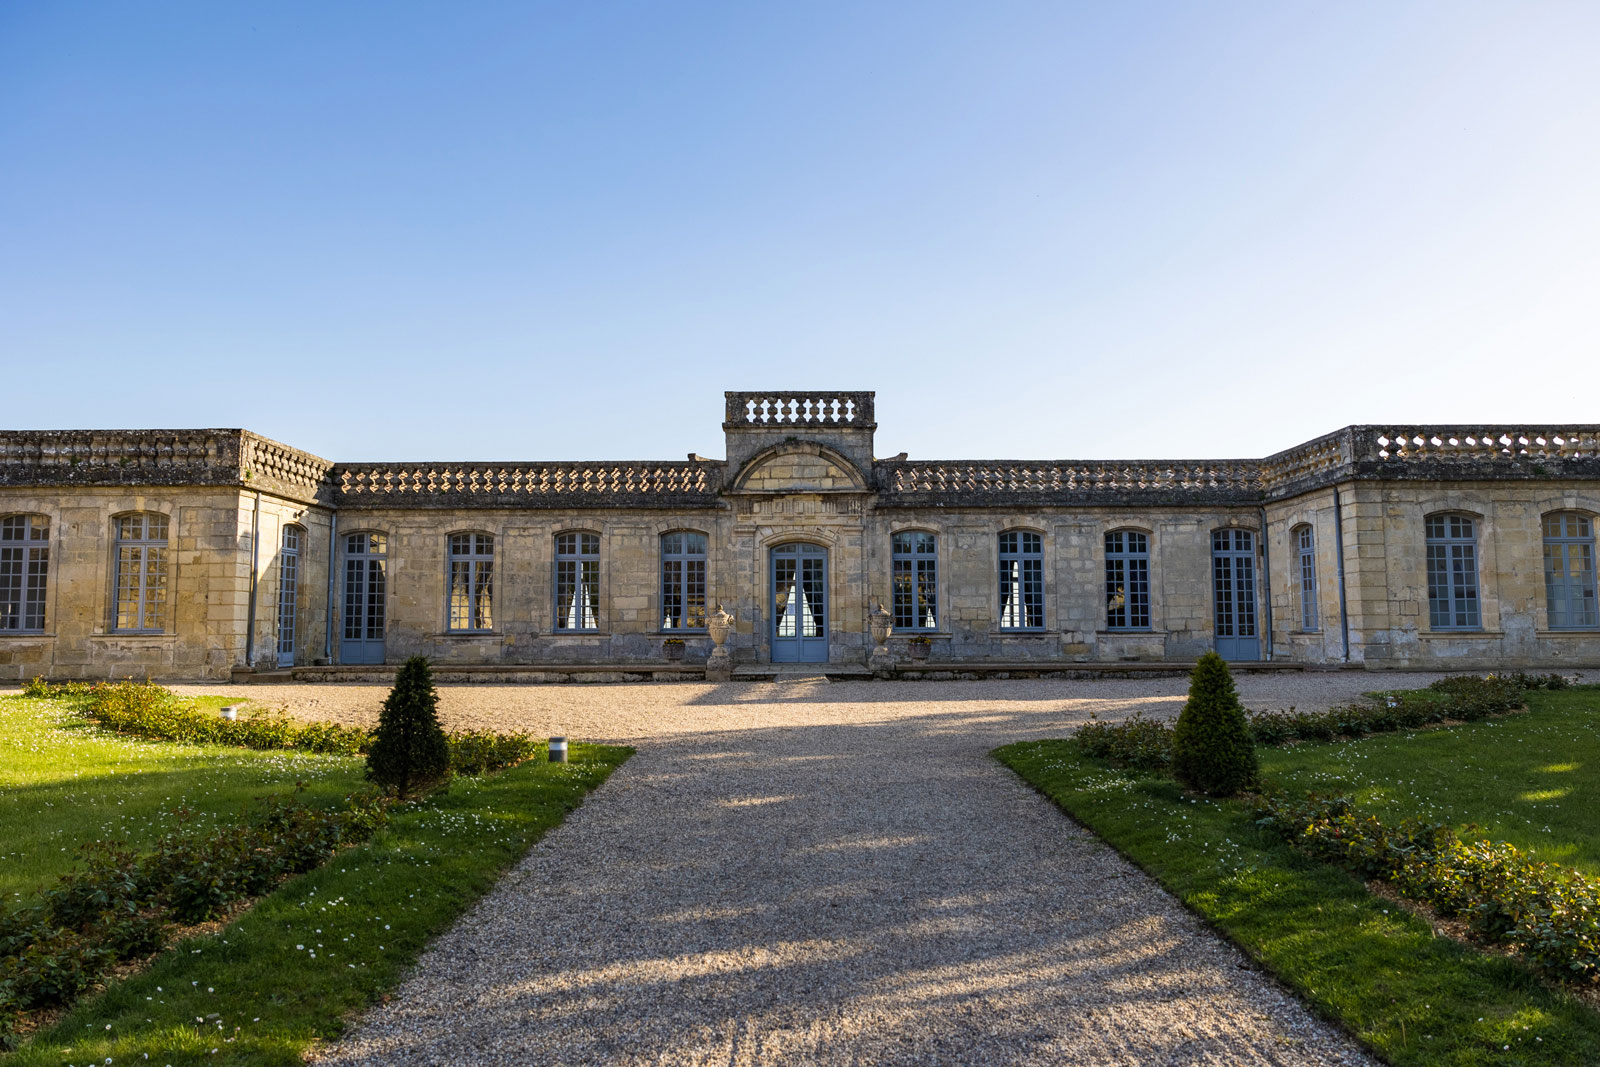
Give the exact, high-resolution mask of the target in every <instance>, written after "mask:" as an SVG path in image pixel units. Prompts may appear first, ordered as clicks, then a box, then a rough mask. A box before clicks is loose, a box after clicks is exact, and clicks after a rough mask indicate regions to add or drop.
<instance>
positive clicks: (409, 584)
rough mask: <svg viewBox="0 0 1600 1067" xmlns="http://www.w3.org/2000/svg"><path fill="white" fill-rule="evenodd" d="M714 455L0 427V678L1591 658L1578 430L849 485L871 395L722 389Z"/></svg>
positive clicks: (1460, 435)
mask: <svg viewBox="0 0 1600 1067" xmlns="http://www.w3.org/2000/svg"><path fill="white" fill-rule="evenodd" d="M723 429H724V431H725V433H726V458H725V459H720V460H718V459H707V458H705V457H702V456H697V455H691V456H689V458H687V459H685V460H678V461H653V460H652V461H638V462H632V461H629V462H621V461H618V462H592V463H526V462H507V463H455V462H450V463H333V462H329V461H328V460H324V459H319V458H318V457H316V456H313V455H310V454H308V453H305V452H300V451H297V450H295V449H293V448H289V447H287V446H285V445H281V444H278V443H277V442H274V441H270V440H267V439H265V438H262V437H259V436H257V435H255V434H252V433H249V432H247V431H244V430H82V431H78V430H71V431H37V432H34V431H7V432H3V433H0V679H9V680H13V681H15V680H19V679H25V678H29V677H32V676H35V675H44V676H47V677H52V678H105V677H122V676H128V675H132V676H146V675H148V676H151V677H156V678H226V677H228V676H229V675H230V674H232V673H238V672H241V671H255V672H268V671H282V670H292V671H294V672H295V674H296V676H302V675H304V676H317V675H318V674H323V675H332V676H336V677H340V676H342V677H350V676H353V671H352V668H353V667H356V666H359V665H377V664H393V663H396V662H399V661H400V660H402V659H404V658H405V657H407V656H410V655H413V654H417V653H422V654H425V655H427V656H430V657H432V659H433V660H434V661H435V663H437V664H440V665H443V666H444V667H445V668H446V669H447V670H450V669H452V668H457V669H458V673H459V674H461V675H462V676H469V677H470V676H472V675H474V674H479V675H493V676H495V677H552V678H558V677H585V676H587V677H601V678H605V677H635V676H655V675H667V676H683V675H685V674H687V675H688V676H691V677H693V676H695V675H696V674H697V673H699V672H703V671H704V664H705V661H706V658H707V655H708V653H709V652H710V651H711V647H712V642H711V639H710V637H709V636H708V627H707V623H708V619H711V620H712V621H718V620H719V619H720V616H716V608H717V606H718V605H721V607H722V608H724V609H726V611H727V613H728V614H729V615H730V616H731V633H730V634H729V636H728V638H727V639H726V648H727V650H728V652H729V653H730V654H731V663H732V668H733V670H734V671H735V672H736V673H737V672H742V673H744V674H747V675H750V674H759V673H760V672H762V671H770V670H772V669H773V668H772V667H771V666H770V665H772V664H775V663H779V664H781V663H785V662H799V663H818V664H823V663H826V664H828V665H829V667H828V668H827V670H829V671H832V672H840V673H850V672H857V671H865V670H866V669H867V665H868V663H869V661H871V663H872V665H873V666H874V667H876V668H877V671H878V673H880V674H882V673H886V672H889V671H899V672H906V671H910V670H918V671H929V670H932V671H940V670H957V671H969V670H970V671H1013V670H1015V671H1020V670H1057V669H1061V670H1073V669H1093V668H1095V667H1099V668H1102V669H1103V668H1105V667H1108V666H1110V667H1114V666H1117V665H1125V664H1127V663H1130V662H1137V663H1174V664H1182V663H1188V662H1191V661H1193V660H1194V658H1195V657H1196V656H1197V655H1199V654H1200V653H1202V652H1204V651H1206V650H1208V649H1213V648H1215V649H1218V650H1219V651H1221V652H1223V654H1224V655H1227V656H1229V657H1230V658H1233V659H1235V660H1270V661H1275V662H1291V663H1303V664H1329V665H1337V664H1343V663H1350V664H1358V665H1365V666H1366V667H1368V668H1374V669H1377V668H1400V667H1406V668H1411V667H1427V668H1435V667H1439V668H1449V667H1461V668H1468V667H1471V668H1486V667H1501V666H1514V667H1540V668H1570V667H1580V666H1587V667H1592V666H1596V665H1600V618H1597V607H1596V592H1595V522H1596V518H1597V515H1600V426H1563V427H1557V426H1544V427H1531V426H1516V427H1512V426H1404V427H1378V426H1351V427H1347V428H1345V429H1342V430H1338V431H1336V432H1334V433H1331V434H1327V435H1326V436H1323V437H1319V438H1317V439H1316V440H1314V441H1310V442H1308V443H1306V444H1302V445H1297V446H1295V447H1294V448H1291V449H1289V450H1287V451H1284V452H1279V453H1277V454H1276V455H1273V456H1269V457H1267V458H1266V459H1239V460H1159V461H1157V460H1134V461H1099V460H1096V461H1088V462H1078V461H1065V460H1063V461H1051V460H1043V461H1041V460H1027V461H1010V460H1004V461H1002V460H911V459H907V458H906V457H905V455H904V454H901V455H899V456H895V457H893V458H889V459H880V458H878V457H877V456H876V454H875V451H874V434H875V432H876V430H877V424H876V422H875V420H874V414H873V394H872V393H867V392H843V393H798V392H778V393H728V394H727V408H726V421H725V422H724V424H723ZM880 605H881V607H882V611H883V612H885V613H887V614H886V616H885V615H880V616H879V618H880V619H882V620H883V621H885V622H888V623H891V624H892V629H891V630H890V634H889V636H888V637H887V639H886V640H885V641H884V642H883V644H882V646H881V649H886V650H887V651H882V650H881V649H880V651H879V652H878V653H877V654H876V655H874V654H873V653H874V649H875V648H880V646H878V645H877V644H876V643H875V641H874V639H873V638H872V636H870V635H871V634H872V632H873V616H874V613H875V612H876V611H878V610H879V607H880ZM879 629H880V631H881V623H880V626H879ZM711 630H717V627H716V626H713V627H711ZM719 632H720V631H719ZM675 638H676V639H680V640H681V641H682V642H683V645H682V651H683V652H684V658H683V661H682V662H681V663H677V662H671V661H669V659H668V657H669V654H676V653H677V652H678V651H680V649H679V648H678V647H677V642H676V641H674V640H672V639H675ZM924 639H925V640H924ZM924 656H925V657H926V661H927V662H926V663H923V662H921V659H922V657H924ZM372 669H373V670H377V668H372ZM819 669H820V668H819Z"/></svg>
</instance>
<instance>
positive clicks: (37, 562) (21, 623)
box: [0, 515, 50, 633]
mask: <svg viewBox="0 0 1600 1067" xmlns="http://www.w3.org/2000/svg"><path fill="white" fill-rule="evenodd" d="M49 578H50V520H49V519H47V518H45V517H44V516H43V515H7V516H6V517H5V518H3V519H0V631H5V632H9V633H17V632H28V631H42V630H43V629H44V603H45V592H46V587H47V584H48V582H49Z"/></svg>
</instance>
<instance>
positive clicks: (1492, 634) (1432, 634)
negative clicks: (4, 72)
mask: <svg viewBox="0 0 1600 1067" xmlns="http://www.w3.org/2000/svg"><path fill="white" fill-rule="evenodd" d="M1504 636H1505V631H1504V630H1419V631H1417V637H1418V638H1419V639H1421V640H1423V641H1456V640H1461V639H1465V640H1468V641H1472V640H1481V641H1498V640H1500V639H1501V638H1502V637H1504Z"/></svg>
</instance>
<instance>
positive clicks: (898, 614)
mask: <svg viewBox="0 0 1600 1067" xmlns="http://www.w3.org/2000/svg"><path fill="white" fill-rule="evenodd" d="M889 567H890V571H889V585H890V594H891V600H892V601H893V604H892V609H893V615H894V619H893V623H892V625H893V626H894V628H895V629H896V630H937V629H938V628H939V591H938V587H939V542H938V538H936V537H935V536H934V535H933V534H931V533H928V532H927V531H925V530H903V531H901V532H900V533H897V534H895V535H894V536H892V537H891V538H889Z"/></svg>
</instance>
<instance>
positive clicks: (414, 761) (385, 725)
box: [367, 656, 450, 796]
mask: <svg viewBox="0 0 1600 1067" xmlns="http://www.w3.org/2000/svg"><path fill="white" fill-rule="evenodd" d="M438 711H439V694H438V693H437V692H435V691H434V688H433V672H432V671H430V670H429V669H428V657H426V656H412V657H411V658H410V659H408V660H406V662H405V665H404V666H402V667H401V668H400V673H399V674H398V675H396V677H395V680H394V688H393V689H391V690H390V691H389V696H388V699H386V700H385V701H384V702H383V712H382V714H380V715H379V716H378V729H377V730H376V731H375V732H374V733H373V738H372V748H371V749H370V750H369V751H368V753H367V777H368V778H370V779H372V780H373V781H374V782H377V783H378V784H379V785H381V786H383V787H384V788H385V789H393V790H395V791H396V792H398V793H399V794H400V795H401V796H407V795H409V794H411V793H413V792H415V791H416V790H418V789H420V788H422V787H425V786H429V785H432V784H433V783H435V782H438V781H439V780H441V779H443V778H444V777H445V775H447V774H448V773H449V771H450V744H449V742H448V741H446V740H445V736H444V731H443V730H442V729H440V728H439V714H438Z"/></svg>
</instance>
